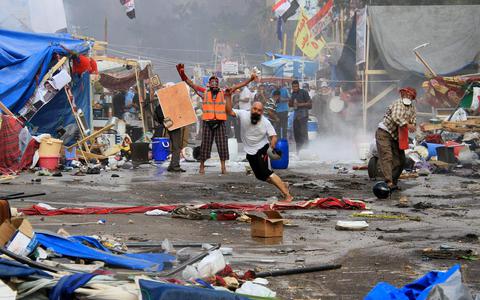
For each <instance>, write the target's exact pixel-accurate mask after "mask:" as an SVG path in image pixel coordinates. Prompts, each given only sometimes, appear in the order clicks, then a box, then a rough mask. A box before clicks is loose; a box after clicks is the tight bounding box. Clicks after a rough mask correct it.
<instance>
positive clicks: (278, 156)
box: [267, 147, 282, 160]
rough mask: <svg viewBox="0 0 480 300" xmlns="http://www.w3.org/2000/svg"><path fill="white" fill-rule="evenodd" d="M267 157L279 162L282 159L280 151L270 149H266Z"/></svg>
mask: <svg viewBox="0 0 480 300" xmlns="http://www.w3.org/2000/svg"><path fill="white" fill-rule="evenodd" d="M267 154H268V157H270V159H271V160H279V159H281V158H282V151H281V150H277V149H272V148H270V147H269V148H268V150H267Z"/></svg>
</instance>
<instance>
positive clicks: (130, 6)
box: [120, 0, 135, 19]
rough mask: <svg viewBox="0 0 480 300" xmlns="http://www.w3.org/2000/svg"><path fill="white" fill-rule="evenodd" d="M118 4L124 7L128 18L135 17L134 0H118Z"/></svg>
mask: <svg viewBox="0 0 480 300" xmlns="http://www.w3.org/2000/svg"><path fill="white" fill-rule="evenodd" d="M120 4H122V5H123V7H125V12H126V13H127V16H128V17H129V18H130V19H135V0H120Z"/></svg>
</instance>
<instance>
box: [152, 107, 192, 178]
mask: <svg viewBox="0 0 480 300" xmlns="http://www.w3.org/2000/svg"><path fill="white" fill-rule="evenodd" d="M155 121H157V122H158V124H159V125H158V127H157V128H156V129H155V134H154V137H161V136H163V131H164V129H165V125H164V121H165V117H164V115H163V111H162V107H161V106H160V105H158V106H157V108H155ZM167 125H168V124H167ZM167 131H168V136H169V137H170V148H171V150H172V157H171V159H170V165H169V166H168V168H167V171H168V172H185V170H184V169H182V168H180V152H181V151H182V128H177V129H174V130H168V128H167Z"/></svg>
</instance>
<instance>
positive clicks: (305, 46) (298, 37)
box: [294, 10, 325, 59]
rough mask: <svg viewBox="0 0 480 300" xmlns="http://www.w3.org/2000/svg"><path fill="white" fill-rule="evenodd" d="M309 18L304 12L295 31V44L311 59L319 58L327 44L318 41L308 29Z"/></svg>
mask: <svg viewBox="0 0 480 300" xmlns="http://www.w3.org/2000/svg"><path fill="white" fill-rule="evenodd" d="M307 23H308V16H307V15H306V14H305V12H304V11H303V10H302V12H301V14H300V17H299V19H298V23H297V28H296V29H295V35H294V38H295V43H296V45H297V47H298V48H300V50H302V52H303V53H304V54H305V55H306V56H307V57H308V58H310V59H314V58H315V57H317V56H318V54H319V53H320V51H321V50H322V48H323V47H325V43H324V41H322V40H316V39H315V37H314V36H313V35H312V33H311V32H310V29H309V28H308V24H307Z"/></svg>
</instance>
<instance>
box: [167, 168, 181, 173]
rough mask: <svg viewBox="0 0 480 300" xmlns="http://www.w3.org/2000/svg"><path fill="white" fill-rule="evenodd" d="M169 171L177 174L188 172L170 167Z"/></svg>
mask: <svg viewBox="0 0 480 300" xmlns="http://www.w3.org/2000/svg"><path fill="white" fill-rule="evenodd" d="M167 171H168V172H176V173H185V172H186V171H185V170H184V169H182V168H180V167H178V168H171V167H168V168H167Z"/></svg>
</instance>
